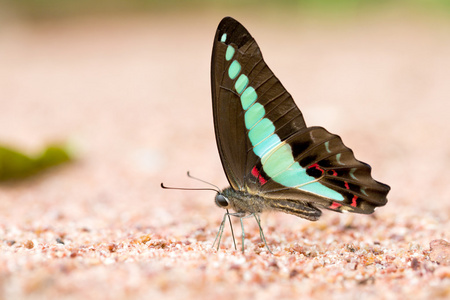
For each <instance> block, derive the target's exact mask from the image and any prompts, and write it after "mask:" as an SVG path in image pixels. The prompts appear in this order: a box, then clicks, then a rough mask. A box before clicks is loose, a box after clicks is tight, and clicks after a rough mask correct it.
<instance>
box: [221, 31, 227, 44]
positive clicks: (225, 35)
mask: <svg viewBox="0 0 450 300" xmlns="http://www.w3.org/2000/svg"><path fill="white" fill-rule="evenodd" d="M226 40H227V34H226V33H224V34H222V37H221V38H220V41H221V42H222V43H225V41H226Z"/></svg>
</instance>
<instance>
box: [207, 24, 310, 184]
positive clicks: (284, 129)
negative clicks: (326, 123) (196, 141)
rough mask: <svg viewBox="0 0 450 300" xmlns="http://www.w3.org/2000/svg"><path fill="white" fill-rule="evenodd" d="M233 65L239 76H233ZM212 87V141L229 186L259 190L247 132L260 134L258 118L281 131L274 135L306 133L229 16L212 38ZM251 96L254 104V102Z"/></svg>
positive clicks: (284, 94) (292, 105)
mask: <svg viewBox="0 0 450 300" xmlns="http://www.w3.org/2000/svg"><path fill="white" fill-rule="evenodd" d="M231 53H232V55H231ZM236 64H238V66H239V72H237V71H236V72H235V73H237V74H236V75H235V73H234V70H237V69H236V68H235V67H236ZM230 73H231V76H230ZM233 75H235V76H233ZM246 79H248V81H246ZM211 84H212V94H213V112H214V125H215V132H216V140H217V144H218V148H219V153H220V157H221V160H222V164H223V166H224V169H225V173H226V175H227V178H228V181H229V182H230V185H231V186H232V187H233V188H235V189H239V190H243V189H250V190H253V189H255V188H257V186H254V182H255V180H254V178H253V177H252V176H251V171H252V169H253V168H254V167H255V165H256V164H257V163H258V161H259V160H260V157H258V156H257V155H256V154H255V153H254V152H253V151H252V149H253V148H254V147H253V145H252V143H251V141H250V140H249V136H248V134H247V133H248V132H249V129H251V128H252V127H255V126H257V125H259V126H260V127H261V129H264V128H265V127H264V126H262V125H264V124H261V122H260V121H261V119H262V117H265V118H267V119H269V118H270V119H271V120H273V123H272V124H274V126H276V127H277V129H278V128H279V133H278V136H279V137H280V138H286V137H287V136H289V135H290V134H292V132H295V131H297V130H299V129H301V128H305V127H306V125H305V121H304V120H303V117H302V114H301V112H300V110H299V109H298V108H297V106H296V105H295V103H294V101H293V100H292V97H291V95H290V94H289V93H288V92H287V91H286V89H285V88H284V87H283V85H282V84H281V82H280V81H279V80H278V79H277V78H276V77H275V75H274V74H273V72H272V71H271V70H270V69H269V67H268V66H267V64H266V63H265V62H264V60H263V57H262V55H261V51H260V49H259V47H258V45H257V43H256V41H255V40H254V39H253V37H252V36H251V35H250V33H249V32H248V31H247V30H246V29H245V28H244V27H243V26H242V25H241V24H240V23H238V22H237V21H236V20H234V19H232V18H229V17H228V18H224V19H223V20H222V22H221V23H220V24H219V27H218V29H217V33H216V36H215V39H214V46H213V55H212V64H211ZM236 87H237V88H236ZM255 97H256V99H257V101H254V102H253V100H254V98H255ZM247 106H248V107H247ZM244 107H245V108H246V109H247V110H244V109H243V108H244ZM250 108H251V109H250ZM249 110H250V111H249ZM266 125H270V124H266ZM255 132H256V131H255ZM252 137H253V138H254V139H258V138H259V137H258V136H256V137H255V135H253V136H252ZM256 182H258V180H256Z"/></svg>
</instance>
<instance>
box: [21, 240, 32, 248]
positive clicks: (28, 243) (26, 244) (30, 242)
mask: <svg viewBox="0 0 450 300" xmlns="http://www.w3.org/2000/svg"><path fill="white" fill-rule="evenodd" d="M23 245H24V246H25V248H27V249H33V248H34V243H33V241H32V240H27V241H26V242H25V243H24V244H23Z"/></svg>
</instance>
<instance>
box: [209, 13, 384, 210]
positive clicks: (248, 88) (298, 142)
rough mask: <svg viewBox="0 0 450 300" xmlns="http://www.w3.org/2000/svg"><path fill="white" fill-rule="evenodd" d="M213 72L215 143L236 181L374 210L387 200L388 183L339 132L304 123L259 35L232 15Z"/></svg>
mask: <svg viewBox="0 0 450 300" xmlns="http://www.w3.org/2000/svg"><path fill="white" fill-rule="evenodd" d="M211 79H212V82H211V85H212V94H213V112H214V125H215V132H216V139H217V145H218V148H219V153H220V157H221V160H222V164H223V167H224V169H225V173H226V175H227V178H228V181H229V182H230V185H231V186H232V188H233V189H235V190H239V191H243V192H247V193H250V194H255V195H258V196H260V197H264V198H266V199H267V201H281V200H282V199H289V200H290V201H299V202H302V203H309V204H310V205H313V206H316V207H322V208H328V209H332V210H335V211H343V210H345V211H351V212H357V213H371V212H373V209H374V208H375V207H376V206H381V205H384V204H385V203H386V201H387V200H386V195H387V193H388V191H389V187H388V186H387V185H384V184H382V183H379V182H377V181H375V180H373V179H372V177H371V174H370V171H371V169H370V166H369V165H367V164H365V163H362V162H360V161H358V160H356V159H355V157H354V155H353V152H352V151H351V150H350V149H349V148H347V147H346V146H345V145H344V144H343V143H342V140H341V139H340V137H339V136H337V135H334V134H331V133H329V132H328V131H326V130H325V129H323V128H321V127H309V128H307V127H306V124H305V121H304V119H303V116H302V113H301V111H300V110H299V109H298V107H297V106H296V104H295V102H294V101H293V99H292V97H291V95H290V94H289V93H288V92H287V91H286V89H285V88H284V87H283V85H282V84H281V82H280V81H279V80H278V79H277V78H276V77H275V75H274V74H273V72H272V71H271V70H270V69H269V67H268V66H267V64H266V63H265V62H264V60H263V57H262V54H261V51H260V49H259V47H258V45H257V43H256V41H255V40H254V39H253V37H252V36H251V35H250V33H249V32H248V31H247V30H246V29H245V28H244V27H243V26H242V25H241V24H240V23H239V22H237V21H236V20H234V19H232V18H230V17H227V18H224V19H223V20H222V22H221V23H220V24H219V27H218V29H217V32H216V35H215V39H214V46H213V55H212V67H211Z"/></svg>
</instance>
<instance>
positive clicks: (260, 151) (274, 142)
mask: <svg viewBox="0 0 450 300" xmlns="http://www.w3.org/2000/svg"><path fill="white" fill-rule="evenodd" d="M280 143H281V140H280V138H279V137H278V135H276V134H272V135H271V136H269V137H268V138H266V139H265V140H263V141H262V142H261V143H259V144H258V145H256V146H255V147H254V148H253V152H255V154H256V155H258V156H259V157H264V155H266V154H267V153H269V152H270V151H272V150H273V149H274V148H275V147H276V146H278V145H279V144H280Z"/></svg>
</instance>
